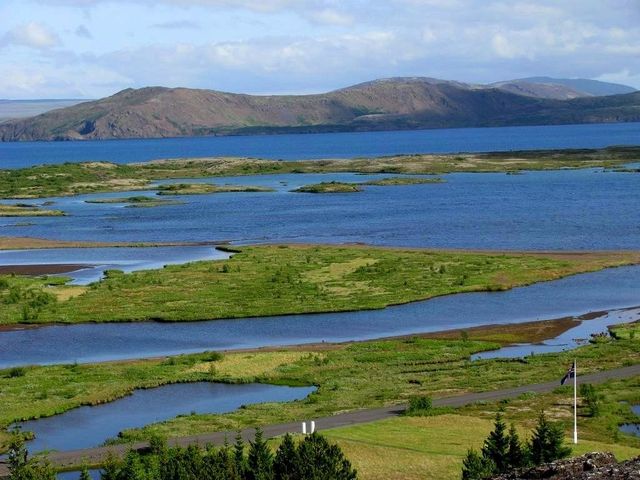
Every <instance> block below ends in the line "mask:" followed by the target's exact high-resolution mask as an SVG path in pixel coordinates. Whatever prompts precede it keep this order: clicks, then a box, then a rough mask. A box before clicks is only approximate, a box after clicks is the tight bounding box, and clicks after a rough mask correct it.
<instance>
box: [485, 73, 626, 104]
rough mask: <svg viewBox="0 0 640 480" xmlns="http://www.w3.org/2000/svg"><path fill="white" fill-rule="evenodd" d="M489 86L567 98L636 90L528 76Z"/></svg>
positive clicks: (534, 95)
mask: <svg viewBox="0 0 640 480" xmlns="http://www.w3.org/2000/svg"><path fill="white" fill-rule="evenodd" d="M490 86H492V87H495V88H499V89H501V90H504V91H506V92H511V93H515V94H518V95H527V96H530V97H537V98H553V99H556V100H569V99H572V98H579V97H600V96H606V95H623V94H626V93H633V92H635V91H636V89H634V88H633V87H629V86H627V85H620V84H618V83H608V82H600V81H598V80H589V79H585V78H575V79H571V78H551V77H529V78H520V79H517V80H508V81H504V82H496V83H492V84H491V85H490Z"/></svg>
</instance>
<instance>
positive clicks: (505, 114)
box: [0, 78, 640, 141]
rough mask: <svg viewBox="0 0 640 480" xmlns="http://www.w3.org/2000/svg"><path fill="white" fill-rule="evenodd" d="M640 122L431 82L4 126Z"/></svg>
mask: <svg viewBox="0 0 640 480" xmlns="http://www.w3.org/2000/svg"><path fill="white" fill-rule="evenodd" d="M638 120H640V93H632V94H627V95H617V96H610V97H591V98H577V99H574V100H568V101H559V100H550V99H540V98H534V97H531V96H525V95H516V94H513V93H510V92H505V91H502V90H500V89H496V88H484V87H473V86H470V85H466V84H459V83H456V82H447V81H439V80H434V79H426V78H396V79H387V80H377V81H373V82H367V83H363V84H359V85H355V86H352V87H348V88H344V89H341V90H336V91H333V92H329V93H325V94H317V95H299V96H293V95H276V96H253V95H243V94H234V93H225V92H218V91H213V90H194V89H186V88H163V87H148V88H142V89H138V90H133V89H127V90H123V91H122V92H119V93H117V94H116V95H113V96H111V97H108V98H104V99H101V100H97V101H91V102H85V103H81V104H78V105H75V106H72V107H68V108H63V109H59V110H54V111H51V112H47V113H44V114H42V115H38V116H36V117H32V118H28V119H21V120H17V121H11V122H6V123H3V124H0V139H1V140H2V141H16V140H80V139H111V138H158V137H177V136H198V135H227V134H247V133H282V132H322V131H364V130H392V129H417V128H442V127H472V126H494V125H531V124H550V123H551V124H552V123H591V122H622V121H638Z"/></svg>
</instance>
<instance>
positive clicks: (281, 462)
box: [273, 433, 300, 480]
mask: <svg viewBox="0 0 640 480" xmlns="http://www.w3.org/2000/svg"><path fill="white" fill-rule="evenodd" d="M273 472H274V477H275V480H297V479H299V478H300V457H299V455H298V451H297V450H296V445H295V443H294V441H293V437H292V436H291V435H289V434H288V433H287V434H286V435H285V436H284V438H283V439H282V443H281V444H280V447H279V448H278V451H277V452H276V458H275V459H274V461H273Z"/></svg>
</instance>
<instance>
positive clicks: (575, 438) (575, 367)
mask: <svg viewBox="0 0 640 480" xmlns="http://www.w3.org/2000/svg"><path fill="white" fill-rule="evenodd" d="M573 443H574V444H577V443H578V365H577V364H576V361H575V360H574V361H573Z"/></svg>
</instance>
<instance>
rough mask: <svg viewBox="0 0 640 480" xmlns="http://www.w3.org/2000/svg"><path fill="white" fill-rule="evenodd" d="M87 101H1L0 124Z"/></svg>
mask: <svg viewBox="0 0 640 480" xmlns="http://www.w3.org/2000/svg"><path fill="white" fill-rule="evenodd" d="M80 102H86V100H76V99H51V100H3V99H0V122H2V121H5V120H10V119H16V118H27V117H33V116H34V115H40V114H41V113H44V112H48V111H50V110H55V109H56V108H65V107H71V106H73V105H77V104H78V103H80Z"/></svg>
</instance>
